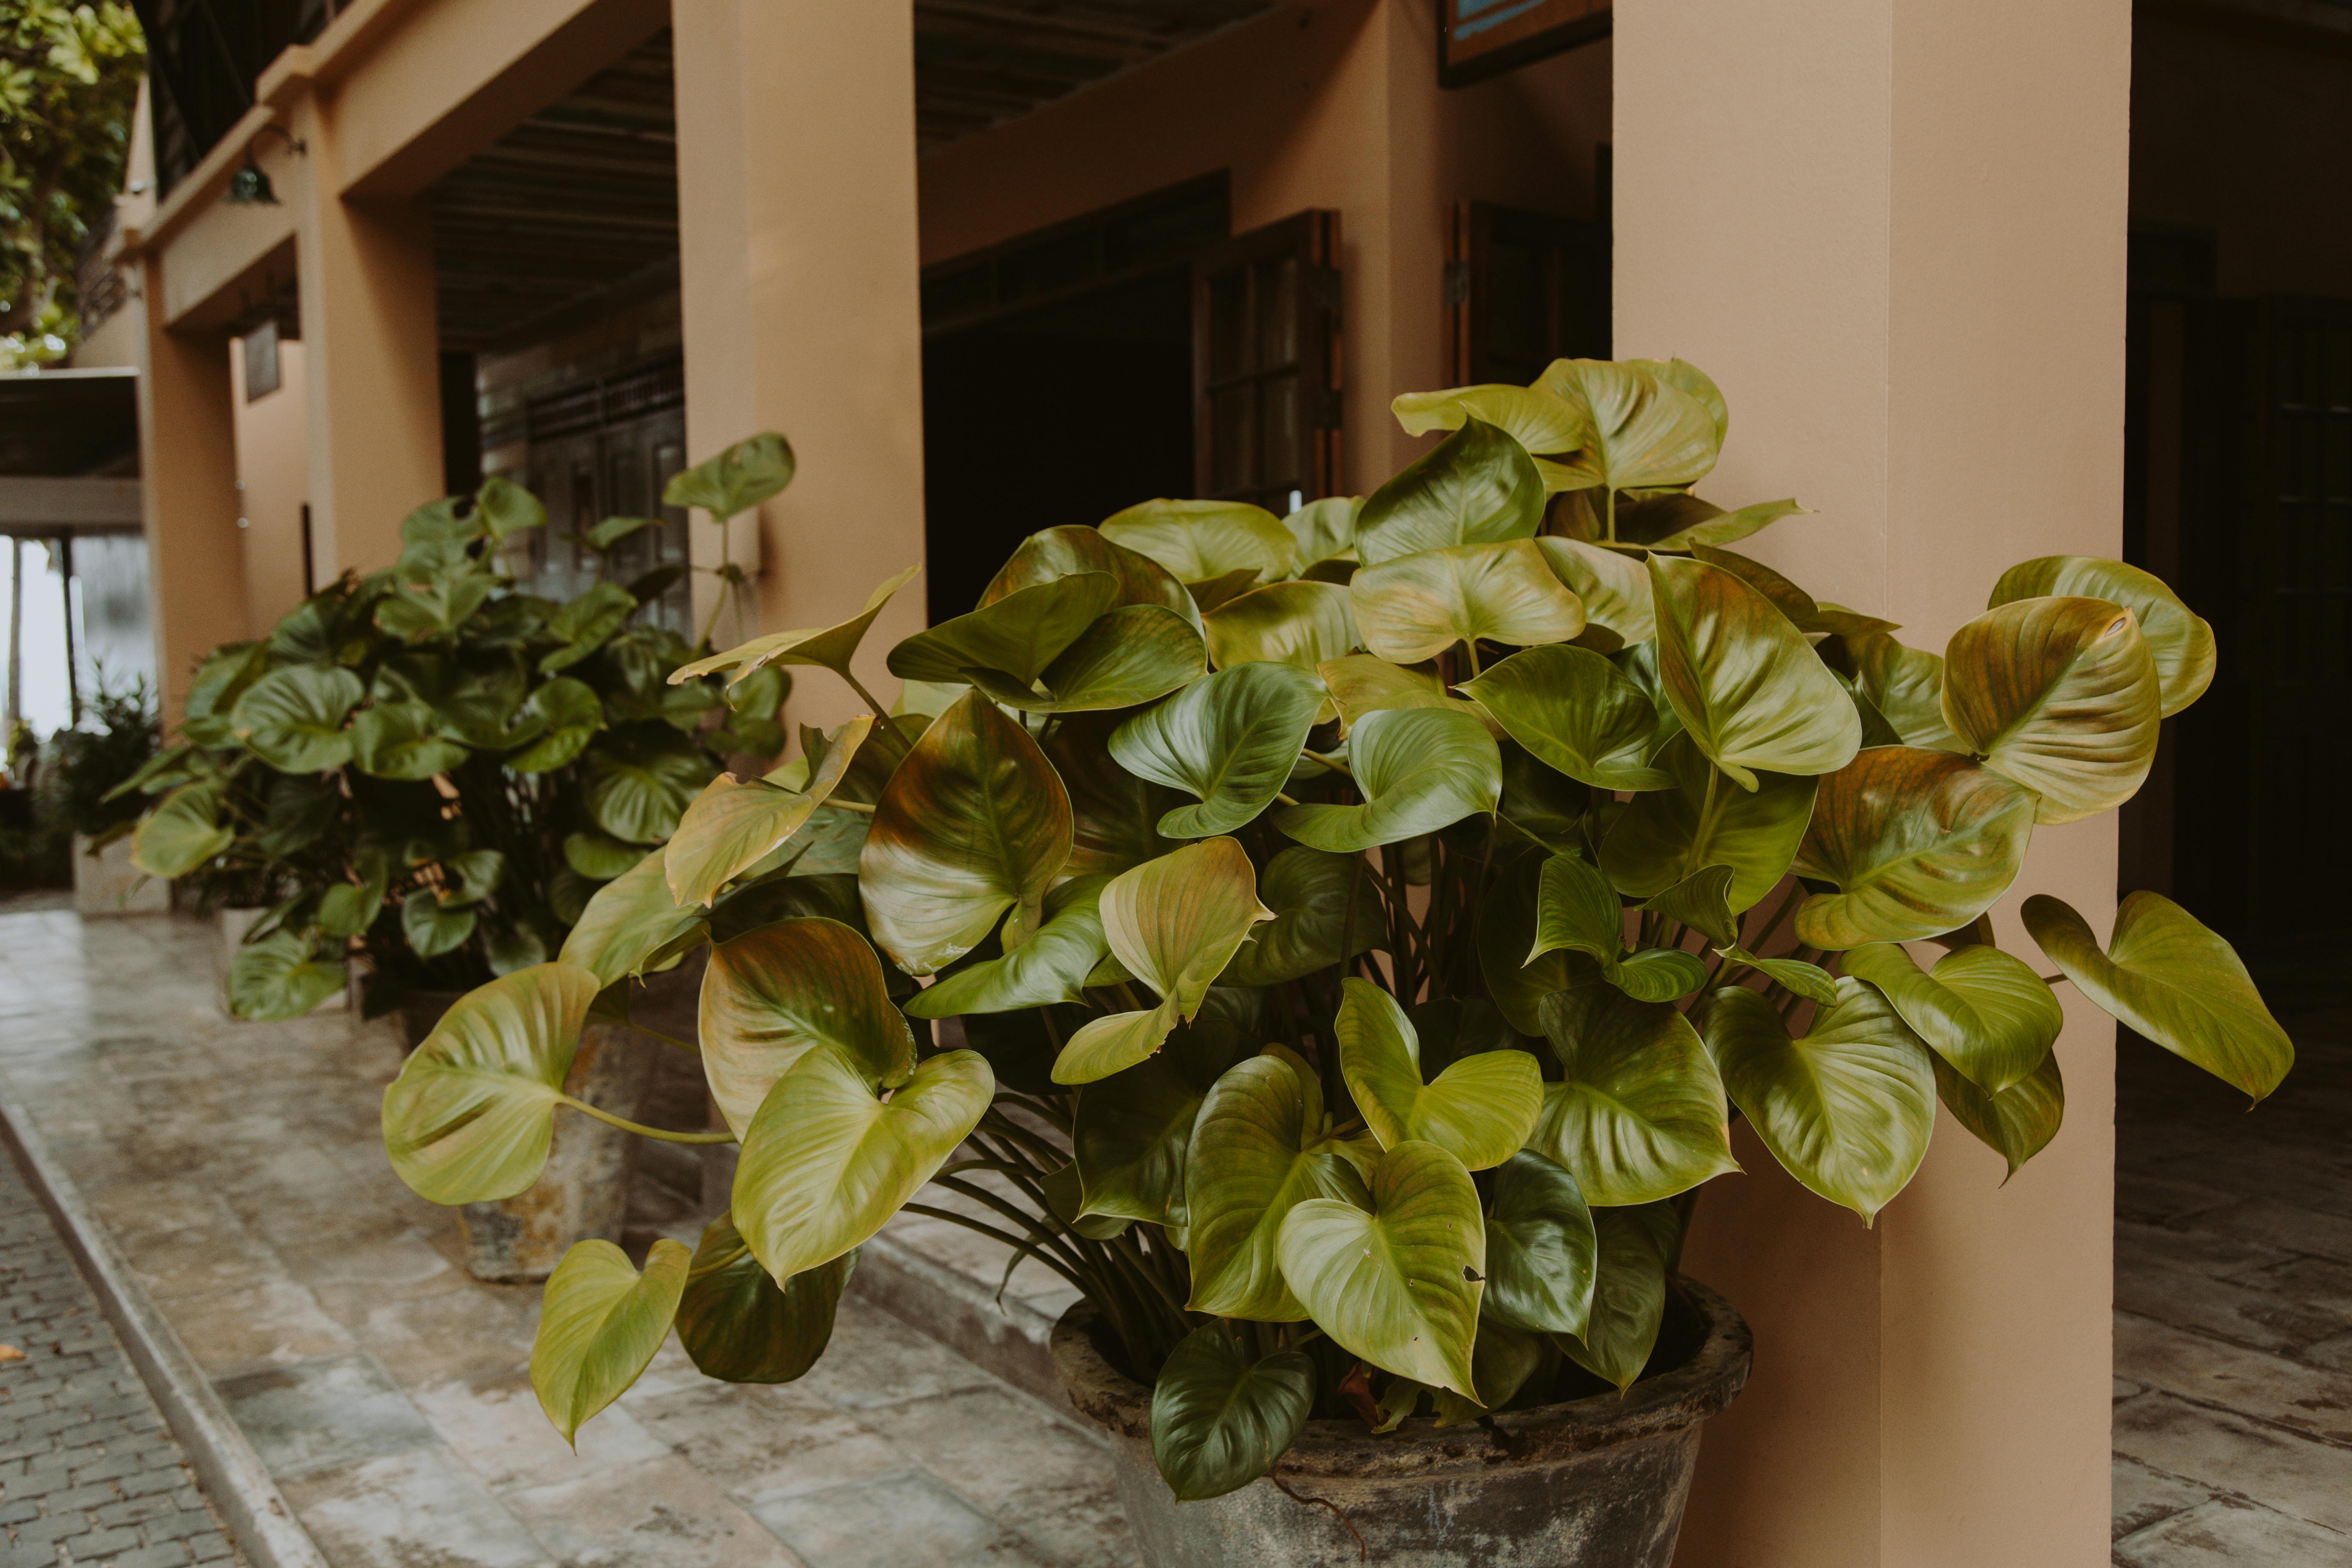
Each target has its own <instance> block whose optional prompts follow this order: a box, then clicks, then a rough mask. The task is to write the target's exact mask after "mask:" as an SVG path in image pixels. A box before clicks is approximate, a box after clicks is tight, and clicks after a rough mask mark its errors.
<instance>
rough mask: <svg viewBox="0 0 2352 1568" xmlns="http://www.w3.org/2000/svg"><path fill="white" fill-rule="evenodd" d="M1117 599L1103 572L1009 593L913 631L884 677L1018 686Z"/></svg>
mask: <svg viewBox="0 0 2352 1568" xmlns="http://www.w3.org/2000/svg"><path fill="white" fill-rule="evenodd" d="M1118 598H1119V583H1118V578H1117V577H1114V576H1112V575H1111V574H1109V573H1108V572H1076V573H1072V574H1070V575H1069V576H1066V577H1055V578H1054V579H1053V580H1051V581H1050V582H1045V583H1039V584H1035V585H1034V586H1033V587H1028V588H1021V589H1016V590H1015V591H1014V592H1013V593H1011V594H1007V595H1005V596H1004V597H1003V598H1002V599H998V600H996V601H994V602H993V603H992V604H987V605H982V606H981V607H980V608H979V609H977V610H973V611H971V613H970V614H968V615H961V616H956V617H955V618H954V619H952V620H946V621H941V622H940V624H939V625H938V626H932V627H930V628H929V630H927V631H920V632H917V633H916V634H915V635H914V636H913V637H908V639H907V640H906V641H904V642H902V643H900V644H899V645H898V647H894V648H892V649H891V650H890V658H889V668H890V673H891V674H893V675H895V676H898V678H899V679H902V680H940V681H948V680H970V679H972V677H971V671H973V670H975V669H985V670H993V671H998V672H1001V673H1002V674H1003V677H1004V679H1007V680H1009V681H1011V682H1013V684H1014V685H1016V686H1023V687H1025V686H1026V685H1027V684H1028V683H1029V682H1030V681H1033V680H1034V679H1036V678H1037V677H1038V675H1039V674H1040V673H1041V672H1043V671H1044V670H1045V668H1047V667H1048V666H1050V665H1052V664H1053V662H1054V661H1055V659H1056V658H1060V657H1061V655H1062V653H1063V651H1064V650H1065V649H1066V648H1068V647H1070V646H1071V645H1073V644H1074V643H1076V642H1077V641H1078V640H1079V639H1080V638H1081V637H1084V636H1085V634H1086V631H1087V628H1088V627H1089V626H1093V625H1094V624H1095V622H1096V621H1097V619H1098V618H1100V617H1101V616H1103V614H1104V613H1105V612H1107V611H1108V610H1109V609H1110V608H1111V607H1112V606H1113V605H1117V604H1118ZM1169 613H1170V614H1173V612H1172V611H1171V612H1169ZM1186 629H1187V630H1189V629H1190V628H1189V627H1188V628H1186Z"/></svg>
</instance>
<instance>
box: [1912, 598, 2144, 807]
mask: <svg viewBox="0 0 2352 1568" xmlns="http://www.w3.org/2000/svg"><path fill="white" fill-rule="evenodd" d="M2161 697H2162V688H2161V685H2160V684H2159V682H2158V679H2157V670H2156V660H2155V659H2154V658H2151V657H2150V655H2149V653H2148V648H2147V639H2146V638H2144V637H2141V636H2140V633H2139V626H2138V623H2137V620H2136V619H2135V618H2134V616H2132V614H2131V612H2130V611H2128V610H2126V609H2124V608H2122V607H2121V606H2119V605H2115V604H2112V603H2110V602H2109V601H2107V600H2105V599H2074V598H2040V599H2021V600H2019V601H2017V602H2016V603H2015V604H2010V605H2001V606H2000V608H1999V609H1996V610H1988V611H1986V612H1985V613H1984V614H1983V615H1981V616H1978V617H1977V618H1976V619H1975V620H1973V621H1970V622H1969V624H1968V625H1966V626H1962V627H1961V628H1960V629H1959V630H1958V631H1957V632H1954V633H1953V634H1952V640H1951V643H1950V644H1949V646H1948V647H1946V648H1945V649H1944V722H1945V723H1946V724H1948V725H1949V726H1950V727H1951V731H1952V733H1953V735H1954V736H1956V737H1957V738H1958V742H1959V744H1960V746H1961V747H1962V748H1964V749H1965V750H1967V751H1968V752H1969V753H1971V754H1972V755H1975V756H1978V757H1981V758H1982V759H1984V763H1985V765H1986V766H1987V767H1990V768H1991V769H1993V770H1994V771H1996V772H1998V773H2005V774H2007V775H2008V776H2009V777H2011V778H2013V779H2015V780H2016V781H2017V782H2018V783H2020V784H2023V785H2024V786H2025V787H2026V788H2028V789H2030V790H2032V791H2034V792H2035V793H2036V794H2037V795H2040V796H2041V797H2042V799H2041V804H2040V805H2039V806H2038V808H2037V809H2036V813H2035V820H2036V821H2038V822H2074V821H2078V820H2080V819H2081V818H2083V817H2085V816H2096V815H2097V814H2098V813H2100V812H2102V811H2105V810H2106V809H2107V808H2108V807H2109V806H2114V805H2122V804H2123V803H2124V802H2125V801H2126V800H2129V799H2130V798H2131V797H2132V795H2134V793H2136V792H2137V790H2138V788H2139V786H2140V781H2142V780H2143V779H2145V778H2147V770H2148V766H2149V764H2150V763H2153V762H2154V761H2155V760H2156V741H2157V727H2158V721H2159V718H2160V716H2161V713H2162V706H2161Z"/></svg>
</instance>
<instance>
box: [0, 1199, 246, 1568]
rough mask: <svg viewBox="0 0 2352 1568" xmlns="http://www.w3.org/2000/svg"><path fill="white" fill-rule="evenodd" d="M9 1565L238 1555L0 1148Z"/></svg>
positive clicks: (0, 1383)
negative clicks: (15, 1356) (13, 1354)
mask: <svg viewBox="0 0 2352 1568" xmlns="http://www.w3.org/2000/svg"><path fill="white" fill-rule="evenodd" d="M0 1343H5V1344H6V1345H8V1346H9V1347H11V1348H12V1349H14V1350H16V1351H20V1352H23V1354H24V1359H23V1360H21V1361H14V1360H11V1361H5V1362H0V1561H5V1564H6V1565H7V1568H36V1565H37V1568H55V1565H56V1564H59V1563H104V1564H108V1565H109V1568H185V1565H186V1564H190V1563H223V1564H226V1563H237V1562H238V1561H240V1560H239V1558H238V1557H237V1555H236V1549H235V1548H234V1547H233V1546H231V1544H230V1543H229V1541H228V1538H227V1537H226V1535H224V1534H223V1533H222V1532H221V1525H220V1521H219V1520H218V1519H217V1518H215V1516H214V1514H213V1511H212V1510H211V1508H210V1507H208V1506H207V1505H206V1503H205V1499H204V1495H203V1493H201V1492H200V1491H198V1490H197V1488H196V1480H195V1477H194V1476H193V1475H192V1474H190V1473H189V1470H188V1467H187V1466H186V1465H185V1464H184V1463H183V1462H182V1461H181V1458H180V1448H179V1445H178V1444H176V1443H174V1442H173V1440H172V1435H171V1434H170V1433H169V1432H168V1431H166V1430H164V1427H163V1417H162V1416H160V1415H157V1414H156V1413H155V1402H154V1401H153V1400H152V1399H151V1398H149V1397H148V1394H147V1386H146V1384H143V1383H142V1382H141V1381H140V1379H139V1374H138V1373H137V1372H136V1371H134V1370H133V1369H132V1368H131V1363H129V1362H128V1361H126V1360H125V1359H124V1358H123V1354H122V1347H121V1344H119V1343H117V1342H116V1341H115V1337H114V1330H113V1328H112V1326H111V1325H110V1324H109V1323H108V1322H107V1321H106V1319H105V1318H104V1317H103V1316H101V1315H100V1311H99V1308H98V1303H97V1301H96V1300H93V1299H92V1298H91V1296H90V1291H89V1286H88V1285H87V1284H85V1283H83V1281H82V1278H81V1276H80V1275H79V1273H77V1272H76V1271H75V1269H74V1265H73V1259H72V1258H70V1257H69V1256H68V1254H67V1252H66V1247H65V1244H64V1243H63V1242H62V1241H60V1240H59V1239H58V1233H57V1230H56V1228H55V1227H54V1226H53V1225H52V1224H51V1223H50V1220H49V1215H48V1212H47V1210H46V1209H44V1208H42V1207H41V1205H40V1200H39V1199H37V1198H36V1197H35V1196H34V1195H33V1194H32V1192H31V1191H30V1190H29V1189H28V1188H27V1187H26V1185H25V1182H24V1179H23V1177H21V1176H20V1175H19V1174H18V1173H17V1171H16V1165H15V1163H13V1162H11V1161H9V1160H8V1159H7V1158H6V1156H5V1154H0Z"/></svg>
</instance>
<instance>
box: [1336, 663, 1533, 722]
mask: <svg viewBox="0 0 2352 1568" xmlns="http://www.w3.org/2000/svg"><path fill="white" fill-rule="evenodd" d="M1315 673H1316V674H1317V675H1318V676H1320V677H1322V679H1323V687H1324V689H1325V690H1327V691H1328V692H1330V694H1331V702H1332V706H1333V707H1334V708H1335V709H1337V710H1338V711H1339V719H1340V721H1341V723H1342V724H1343V725H1344V726H1345V727H1346V728H1349V729H1353V728H1354V727H1355V726H1356V725H1357V724H1359V723H1360V722H1362V721H1363V718H1364V716H1365V715H1366V714H1368V713H1379V712H1382V711H1385V710H1389V709H1391V708H1434V709H1450V710H1453V711H1454V712H1456V713H1466V714H1468V715H1470V717H1472V718H1473V719H1476V720H1478V721H1479V722H1480V723H1481V724H1484V725H1485V726H1486V728H1487V729H1488V730H1493V729H1494V728H1495V727H1496V726H1495V723H1494V721H1492V720H1490V719H1487V718H1486V717H1485V715H1484V713H1483V710H1481V709H1480V708H1479V706H1478V705H1477V704H1476V703H1475V702H1465V701H1464V700H1462V699H1461V698H1459V697H1452V696H1448V695H1447V694H1446V690H1445V683H1444V681H1441V680H1439V679H1437V671H1436V669H1435V668H1433V667H1432V666H1429V665H1425V664H1420V665H1412V666H1401V665H1394V664H1391V663H1390V662H1389V661H1388V660H1386V659H1384V658H1375V657H1374V656H1372V655H1371V654H1369V653H1356V654H1349V656H1348V657H1347V658H1327V659H1325V660H1324V661H1323V662H1322V663H1321V664H1318V665H1317V666H1316V667H1315Z"/></svg>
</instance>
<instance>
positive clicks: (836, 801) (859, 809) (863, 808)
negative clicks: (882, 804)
mask: <svg viewBox="0 0 2352 1568" xmlns="http://www.w3.org/2000/svg"><path fill="white" fill-rule="evenodd" d="M817 804H818V805H821V806H824V805H830V806H835V807H838V808H839V809H840V810H843V811H854V812H856V813H857V814H858V815H859V816H873V815H874V808H873V807H872V806H870V805H866V803H865V802H864V801H857V800H843V799H841V798H839V797H838V796H835V795H827V796H826V797H825V798H824V799H823V800H821V801H819V802H817Z"/></svg>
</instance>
